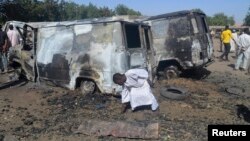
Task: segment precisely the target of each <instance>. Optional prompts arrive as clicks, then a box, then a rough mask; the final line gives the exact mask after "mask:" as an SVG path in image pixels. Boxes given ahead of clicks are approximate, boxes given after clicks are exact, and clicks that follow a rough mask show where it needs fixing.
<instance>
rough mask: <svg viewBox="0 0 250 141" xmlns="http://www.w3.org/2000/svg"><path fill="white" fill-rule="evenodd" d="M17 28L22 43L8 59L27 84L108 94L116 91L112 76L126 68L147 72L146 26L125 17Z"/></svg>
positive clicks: (148, 55)
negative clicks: (43, 83)
mask: <svg viewBox="0 0 250 141" xmlns="http://www.w3.org/2000/svg"><path fill="white" fill-rule="evenodd" d="M10 23H12V24H14V25H15V23H17V22H14V21H12V22H8V23H7V24H10ZM16 28H17V30H18V31H19V32H20V34H22V37H23V43H22V44H21V45H19V46H17V47H13V49H12V51H11V52H12V53H10V54H12V55H10V58H12V62H14V63H12V64H14V65H13V66H15V67H17V66H18V67H19V68H21V73H22V74H24V75H25V76H26V78H27V79H29V80H32V81H46V82H52V83H53V84H56V85H58V86H63V87H67V88H69V89H71V90H74V89H76V88H78V87H79V88H80V89H81V91H82V92H83V93H93V91H94V90H99V91H100V92H101V93H113V92H117V91H119V90H121V87H120V86H118V85H115V84H114V83H113V80H112V76H113V74H115V73H117V72H119V73H124V72H126V71H127V70H128V69H131V68H146V69H147V70H148V71H151V68H150V67H151V65H149V63H148V62H149V61H148V59H149V58H152V57H150V55H151V56H152V54H151V40H150V39H151V37H150V36H151V33H150V32H151V31H150V27H149V26H148V25H146V24H143V23H138V22H132V21H130V20H129V18H121V17H110V18H102V19H89V20H83V21H69V22H50V23H23V25H22V24H20V23H18V24H16ZM28 39H29V40H28ZM30 40H31V42H32V44H30ZM28 41H29V42H28ZM24 47H25V48H24ZM150 74H152V73H150Z"/></svg>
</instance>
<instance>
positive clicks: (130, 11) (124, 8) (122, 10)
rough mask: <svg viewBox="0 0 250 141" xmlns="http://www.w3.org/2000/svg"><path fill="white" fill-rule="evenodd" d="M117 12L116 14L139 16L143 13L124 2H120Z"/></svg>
mask: <svg viewBox="0 0 250 141" xmlns="http://www.w3.org/2000/svg"><path fill="white" fill-rule="evenodd" d="M115 14H116V15H137V16H140V15H141V13H140V12H139V11H134V10H133V9H130V8H128V7H127V6H125V5H123V4H119V5H117V6H116V8H115Z"/></svg>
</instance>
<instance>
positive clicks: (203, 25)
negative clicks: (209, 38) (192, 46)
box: [196, 16, 208, 33]
mask: <svg viewBox="0 0 250 141" xmlns="http://www.w3.org/2000/svg"><path fill="white" fill-rule="evenodd" d="M196 21H197V24H198V25H197V26H198V29H199V32H200V33H208V28H207V24H206V21H205V17H201V16H197V17H196Z"/></svg>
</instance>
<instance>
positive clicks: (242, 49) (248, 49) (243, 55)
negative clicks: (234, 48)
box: [235, 30, 250, 71]
mask: <svg viewBox="0 0 250 141" xmlns="http://www.w3.org/2000/svg"><path fill="white" fill-rule="evenodd" d="M247 32H248V31H247V30H245V31H244V32H242V33H241V35H240V36H239V39H238V46H239V48H238V57H237V61H236V63H235V70H238V69H239V68H240V66H242V70H243V71H245V70H247V68H248V67H249V61H250V35H248V34H246V33H247Z"/></svg>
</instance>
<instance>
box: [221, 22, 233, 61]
mask: <svg viewBox="0 0 250 141" xmlns="http://www.w3.org/2000/svg"><path fill="white" fill-rule="evenodd" d="M231 39H232V32H231V30H230V29H229V26H228V25H227V26H225V29H224V31H223V32H222V33H221V40H222V42H223V44H224V52H223V53H222V55H221V56H220V59H221V60H223V58H224V56H225V60H226V61H229V59H228V54H229V52H230V49H231V45H230V40H231Z"/></svg>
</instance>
